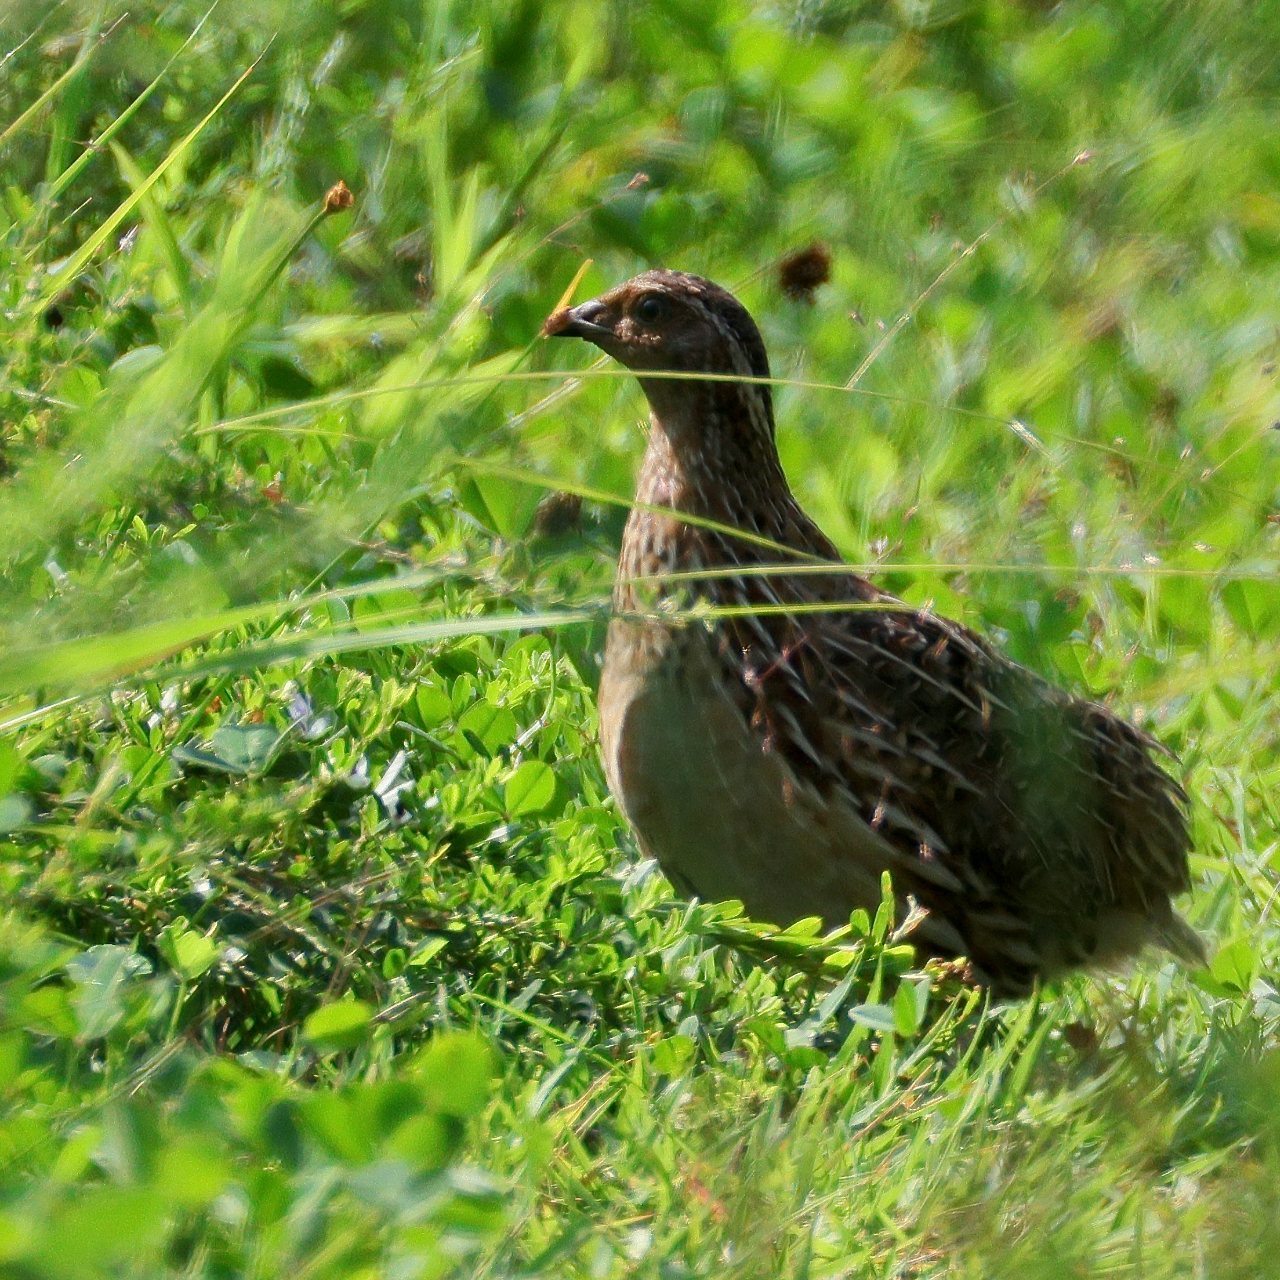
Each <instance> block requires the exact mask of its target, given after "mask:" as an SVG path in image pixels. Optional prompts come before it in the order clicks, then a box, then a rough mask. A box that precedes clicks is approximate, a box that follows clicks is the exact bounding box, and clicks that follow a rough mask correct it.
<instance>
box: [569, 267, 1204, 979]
mask: <svg viewBox="0 0 1280 1280" xmlns="http://www.w3.org/2000/svg"><path fill="white" fill-rule="evenodd" d="M544 331H545V332H546V333H547V334H549V335H559V336H568V337H580V338H585V339H587V340H588V341H590V342H593V343H594V344H595V345H597V346H599V347H600V348H602V349H603V350H604V351H606V352H608V353H609V354H610V355H612V356H614V357H615V358H616V359H618V360H619V361H621V362H622V363H623V364H625V365H626V366H627V367H628V368H630V369H632V370H634V371H635V372H636V374H637V376H638V377H639V380H640V383H641V386H642V387H643V388H644V391H645V394H646V395H647V397H648V399H649V405H650V409H651V411H652V413H651V419H650V431H649V444H648V449H647V451H646V453H645V459H644V464H643V466H642V468H641V471H640V479H639V485H638V491H637V495H636V497H637V502H638V503H643V504H645V505H646V506H648V507H661V508H672V509H673V510H674V511H676V512H683V513H687V514H689V515H691V516H694V517H699V518H703V519H706V520H709V521H715V522H717V523H719V524H722V525H727V526H731V527H732V528H734V529H738V530H742V531H744V532H746V533H748V534H750V535H756V536H758V537H760V538H764V539H768V540H770V541H772V542H774V543H780V544H782V545H783V546H785V547H787V548H790V549H791V550H792V551H793V552H795V553H798V554H797V557H796V561H795V563H796V566H797V568H796V570H794V571H793V570H787V569H778V568H777V567H776V566H777V565H778V563H779V560H780V555H779V552H778V551H777V550H776V549H770V548H768V547H766V546H764V545H762V544H761V543H759V542H752V541H748V540H746V539H744V538H742V537H735V536H733V535H732V534H729V533H726V532H721V531H717V530H714V529H709V528H707V527H705V526H701V525H694V524H690V523H688V522H687V521H684V520H682V519H681V518H680V516H678V515H675V514H665V513H664V512H661V511H653V510H644V509H641V508H640V507H639V506H637V507H636V508H635V509H633V511H632V513H631V516H630V518H629V520H628V522H627V527H626V533H625V536H624V539H623V546H622V554H621V557H620V559H619V563H618V577H617V583H616V586H615V595H614V604H615V610H616V616H615V618H614V620H613V622H612V624H611V626H610V629H609V637H608V642H607V646H606V652H605V665H604V674H603V678H602V681H601V686H600V736H601V744H602V747H603V750H604V755H605V767H606V771H607V773H608V777H609V784H610V786H611V787H612V789H613V792H614V794H615V795H616V796H617V798H618V800H619V802H620V804H621V806H622V808H623V810H624V811H625V813H626V815H627V818H628V819H629V821H630V822H631V824H632V826H633V828H634V829H635V832H636V835H637V837H638V839H639V842H640V845H641V846H642V848H643V849H644V850H645V851H646V852H648V853H649V854H651V855H652V856H654V857H656V858H657V859H658V861H659V863H660V864H661V865H662V867H663V869H664V870H665V871H666V872H667V874H668V876H669V877H670V878H671V879H672V880H673V882H674V883H676V884H677V885H678V886H679V887H681V888H682V889H683V890H684V891H686V892H689V893H696V894H698V895H700V896H702V897H704V898H709V899H717V898H730V897H733V898H740V899H742V901H743V903H744V905H745V906H746V908H747V910H748V911H749V912H750V913H751V914H752V915H753V916H756V917H758V918H760V919H765V920H771V921H773V922H775V923H777V924H782V925H786V924H789V923H791V922H792V921H794V920H796V919H799V918H802V917H804V916H815V915H816V916H821V917H822V918H823V919H824V920H826V921H827V922H828V923H829V924H831V925H837V924H842V923H844V922H845V921H846V920H847V919H848V916H849V912H850V911H851V910H852V909H853V908H855V907H858V906H862V907H874V906H875V905H876V903H877V902H878V900H879V893H880V889H879V883H880V875H881V872H882V871H883V870H885V869H888V870H889V871H890V872H891V873H892V876H893V883H894V888H895V891H896V892H897V893H898V894H899V895H901V896H902V897H903V898H905V897H907V896H908V895H910V896H911V897H913V898H915V899H916V900H917V901H918V902H919V904H920V905H922V906H923V907H924V908H925V909H926V915H925V917H924V919H923V921H922V922H921V923H920V924H919V925H918V927H917V928H916V930H915V931H914V933H913V935H912V941H913V942H915V943H916V945H917V946H918V947H919V948H921V949H922V950H923V951H924V952H925V953H926V954H930V955H937V956H944V957H957V956H967V957H968V959H969V961H970V963H971V965H972V968H973V972H974V973H975V974H976V976H977V977H978V978H979V979H980V980H982V981H984V982H986V983H988V984H990V985H991V986H992V987H993V989H994V990H995V991H996V992H997V994H1001V995H1016V994H1019V993H1022V992H1025V991H1026V990H1027V989H1028V988H1029V987H1030V986H1031V984H1032V983H1033V982H1034V981H1035V980H1036V979H1037V978H1041V977H1046V976H1052V975H1053V974H1055V973H1058V972H1061V971H1062V970H1065V969H1069V968H1072V967H1075V966H1078V965H1093V964H1106V963H1109V962H1114V961H1115V960H1118V959H1120V958H1122V957H1124V956H1127V955H1131V954H1134V953H1136V952H1137V951H1138V950H1140V949H1141V948H1142V947H1143V946H1144V945H1145V944H1146V943H1149V942H1151V943H1156V944H1159V945H1162V946H1165V947H1167V948H1168V949H1169V950H1171V951H1173V952H1175V953H1176V954H1177V955H1179V956H1180V957H1181V958H1183V959H1185V960H1187V961H1188V962H1191V963H1199V962H1201V961H1202V960H1203V951H1202V948H1201V944H1200V941H1199V939H1198V938H1197V937H1196V935H1195V934H1194V933H1193V932H1192V930H1191V929H1190V928H1189V927H1188V926H1187V925H1186V923H1185V922H1184V921H1183V920H1182V919H1181V917H1180V916H1178V914H1177V913H1176V912H1175V911H1174V910H1173V908H1172V906H1171V905H1170V897H1171V896H1172V895H1174V894H1178V893H1181V892H1183V891H1184V890H1186V889H1187V888H1188V887H1189V877H1188V872H1187V850H1188V845H1189V841H1188V835H1187V827H1186V820H1185V817H1184V814H1183V805H1184V803H1185V801H1186V797H1185V795H1184V794H1183V792H1182V790H1181V788H1180V787H1179V786H1178V784H1177V783H1176V782H1175V781H1174V780H1173V779H1172V778H1171V777H1170V776H1169V775H1168V774H1167V773H1165V772H1164V771H1163V770H1162V769H1161V768H1160V767H1159V766H1158V765H1157V764H1156V763H1155V761H1154V760H1153V758H1152V757H1153V755H1154V754H1156V753H1158V752H1160V751H1161V750H1162V748H1161V747H1160V746H1159V744H1158V743H1156V742H1155V741H1154V740H1153V739H1151V738H1149V737H1148V736H1147V735H1145V734H1143V733H1141V732H1140V731H1139V730H1137V729H1135V728H1134V727H1133V726H1132V725H1130V724H1128V723H1127V722H1126V721H1124V720H1121V719H1119V718H1118V717H1117V716H1115V715H1113V714H1112V713H1111V712H1110V711H1108V710H1106V709H1105V708H1104V707H1101V706H1098V705H1097V704H1095V703H1090V702H1084V701H1082V700H1080V699H1078V698H1074V697H1072V696H1070V695H1069V694H1066V693H1064V692H1062V691H1060V690H1058V689H1055V688H1053V687H1052V686H1051V685H1049V684H1047V683H1046V682H1045V681H1043V680H1042V679H1040V678H1039V677H1038V676H1036V675H1035V674H1033V673H1032V672H1031V671H1028V670H1027V669H1026V668H1024V667H1021V666H1018V665H1017V664H1016V663H1013V662H1011V661H1009V660H1008V659H1007V658H1005V657H1003V656H1002V655H1001V654H1000V653H998V652H997V651H996V650H995V649H993V648H991V647H990V646H989V645H988V644H986V643H985V642H984V641H983V640H982V639H980V638H979V637H978V636H976V635H974V634H973V633H972V632H970V631H968V630H967V629H965V628H964V627H962V626H959V625H957V624H956V623H953V622H949V621H947V620H946V619H943V618H939V617H937V616H935V615H934V614H932V613H930V612H927V611H917V610H914V609H911V608H909V607H908V606H906V605H903V604H902V603H901V602H900V601H898V600H896V599H894V598H893V597H891V596H888V595H885V594H884V593H882V592H881V591H879V590H878V589H877V588H876V587H874V586H873V585H872V584H871V583H869V582H867V581H865V580H864V579H862V578H859V577H856V576H855V575H853V574H852V573H849V572H838V573H823V572H822V569H821V563H822V562H823V561H832V560H838V556H837V553H836V550H835V547H834V546H833V545H832V544H831V542H830V541H829V540H828V539H827V538H826V537H825V536H824V535H823V534H822V532H821V531H820V530H819V529H818V527H817V526H816V525H815V524H814V523H813V521H812V520H810V519H809V517H808V516H807V515H805V513H804V512H803V511H802V510H801V509H800V506H799V505H798V504H797V502H796V500H795V498H794V497H793V496H792V493H791V490H790V488H789V487H788V485H787V481H786V477H785V476H784V474H783V471H782V467H781V464H780V462H779V459H778V452H777V448H776V445H775V442H774V424H773V405H772V398H771V395H770V391H769V388H768V387H767V386H765V385H761V384H759V383H745V382H734V381H699V380H688V379H683V380H681V379H670V378H655V377H647V376H646V375H647V374H649V373H653V372H660V371H676V372H686V373H708V374H721V375H730V376H732V375H738V376H742V377H757V378H767V377H768V376H769V366H768V358H767V356H766V354H765V349H764V344H763V342H762V341H761V339H760V335H759V332H758V331H757V329H756V326H755V324H754V322H753V321H752V319H751V317H750V315H748V313H747V311H746V310H745V309H744V308H743V307H742V305H741V304H740V303H739V302H738V301H737V300H736V299H735V298H734V297H733V296H732V295H731V294H729V293H727V292H726V291H725V290H723V289H721V288H719V287H718V286H716V285H714V284H712V283H710V282H709V281H707V280H704V279H702V278H700V277H698V276H692V275H686V274H684V273H681V272H674V271H650V272H647V273H645V274H644V275H641V276H637V277H636V278H635V279H634V280H631V281H628V282H627V283H626V284H623V285H620V286H618V287H617V288H615V289H613V290H611V291H610V292H608V293H606V294H604V295H603V296H602V297H600V298H598V299H596V300H595V301H592V302H587V303H584V304H583V305H581V306H579V307H576V308H573V309H572V310H562V311H559V312H557V313H556V314H555V315H553V316H552V317H551V318H550V319H549V320H548V321H547V324H546V326H545V329H544ZM765 565H774V566H775V568H774V569H773V570H772V571H770V572H767V573H756V574H754V575H753V574H752V573H751V572H750V570H751V568H752V567H753V566H757V567H758V566H765ZM735 569H739V570H742V572H738V573H735V572H733V571H734V570H735ZM815 570H816V571H815ZM699 571H708V576H706V577H699V576H697V575H698V573H699ZM672 574H681V575H692V576H682V577H680V578H678V579H675V580H671V579H670V577H669V575H672ZM690 603H705V604H707V605H710V606H721V607H726V606H727V607H729V609H731V610H732V609H735V608H738V607H741V608H743V609H744V610H750V609H753V608H754V609H760V608H762V607H763V608H764V609H765V610H766V611H765V612H755V613H751V612H745V611H744V612H743V613H741V614H737V615H736V616H735V615H730V616H725V614H723V613H722V614H720V616H716V617H713V618H711V619H709V620H707V621H694V622H689V621H688V620H687V618H686V619H684V620H681V619H679V618H673V617H672V609H673V607H674V606H677V605H680V604H690ZM824 604H830V605H833V606H835V608H834V609H833V610H832V611H823V608H822V606H823V605H824Z"/></svg>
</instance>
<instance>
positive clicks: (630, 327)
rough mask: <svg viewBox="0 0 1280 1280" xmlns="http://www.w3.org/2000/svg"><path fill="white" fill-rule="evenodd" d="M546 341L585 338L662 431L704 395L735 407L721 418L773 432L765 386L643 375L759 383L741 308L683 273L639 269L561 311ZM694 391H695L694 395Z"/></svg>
mask: <svg viewBox="0 0 1280 1280" xmlns="http://www.w3.org/2000/svg"><path fill="white" fill-rule="evenodd" d="M542 332H543V333H544V334H545V335H546V336H547V337H556V338H585V339H586V340H587V341H588V342H591V343H594V344H595V345H596V346H597V347H599V348H600V349H601V350H602V351H605V352H607V353H608V354H609V355H611V356H612V357H613V358H614V359H615V360H617V361H619V362H620V363H622V364H624V365H626V366H627V368H628V369H631V370H632V371H633V372H634V373H636V374H637V376H638V377H639V379H640V383H641V385H642V386H643V388H644V391H645V394H646V395H647V396H648V398H649V403H650V405H651V406H652V407H653V409H654V412H655V413H656V414H657V416H658V418H659V419H661V420H662V421H663V422H664V423H667V424H668V425H669V426H671V425H674V422H673V419H675V418H679V417H682V416H684V415H686V414H687V412H688V411H689V410H690V409H692V408H693V404H692V402H693V401H695V400H698V401H701V402H702V403H701V404H700V406H699V416H700V417H701V418H702V419H703V420H704V421H705V420H706V416H707V414H706V410H707V404H706V398H707V397H711V398H713V399H714V400H717V401H721V402H724V401H733V402H736V404H737V408H736V410H731V411H730V412H729V413H728V414H727V415H715V416H720V417H724V416H728V417H730V418H737V420H738V422H739V424H740V425H741V426H747V425H751V426H755V427H757V428H763V429H764V430H765V431H766V434H767V435H769V436H770V438H771V437H772V434H773V402H772V397H771V396H770V393H769V388H768V387H767V386H763V385H759V384H754V385H753V384H742V383H737V384H734V383H725V382H715V381H711V382H698V383H695V384H691V383H690V382H689V381H686V380H682V379H666V378H652V377H646V375H647V374H650V373H664V372H672V373H711V374H725V375H735V374H736V375H738V376H739V377H747V378H767V377H768V376H769V358H768V356H767V355H766V354H765V349H764V342H763V341H762V339H761V337H760V331H759V330H758V329H757V328H756V325H755V321H754V320H752V318H751V316H750V314H749V313H748V312H747V309H746V308H745V307H744V306H743V305H742V303H740V302H739V301H738V300H737V298H735V297H734V296H733V294H731V293H729V292H728V291H727V290H726V289H722V288H720V286H719V285H715V284H712V283H711V281H710V280H704V279H703V278H702V277H701V276H694V275H688V274H686V273H685V272H683V271H646V272H645V273H644V274H643V275H639V276H636V277H635V278H634V279H632V280H628V281H627V282H626V283H625V284H620V285H618V286H617V287H616V288H613V289H610V290H609V292H608V293H605V294H601V296H600V297H598V298H593V299H592V300H591V301H590V302H584V303H582V304H581V305H580V306H576V307H565V308H562V309H561V310H559V311H557V312H555V313H554V314H553V315H552V316H550V317H549V318H548V320H547V322H546V324H544V325H543V327H542ZM695 387H696V388H697V390H696V392H695Z"/></svg>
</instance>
